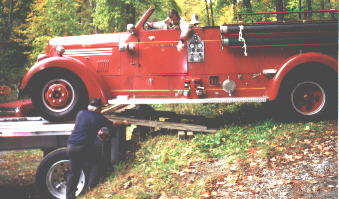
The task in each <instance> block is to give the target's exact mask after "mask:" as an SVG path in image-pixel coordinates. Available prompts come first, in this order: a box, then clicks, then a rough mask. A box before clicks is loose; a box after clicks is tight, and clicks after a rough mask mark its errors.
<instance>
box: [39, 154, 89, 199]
mask: <svg viewBox="0 0 339 199" xmlns="http://www.w3.org/2000/svg"><path fill="white" fill-rule="evenodd" d="M68 171H69V158H68V157H67V151H66V148H60V149H57V150H55V151H52V152H50V153H48V154H47V155H46V156H45V157H44V159H43V160H42V161H41V163H40V165H39V167H38V169H37V173H36V185H37V188H38V189H39V193H40V194H41V196H42V197H41V198H52V199H56V198H64V197H65V196H66V179H67V173H68ZM86 186H87V179H86V174H85V172H84V171H82V172H81V175H80V179H79V183H78V187H77V188H78V190H77V192H76V195H79V194H81V193H82V192H83V191H84V190H85V188H86Z"/></svg>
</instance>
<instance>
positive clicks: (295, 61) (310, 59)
mask: <svg viewBox="0 0 339 199" xmlns="http://www.w3.org/2000/svg"><path fill="white" fill-rule="evenodd" d="M307 63H319V64H322V65H325V66H327V67H329V68H331V69H333V71H335V72H337V73H338V62H337V60H336V59H335V58H333V57H330V56H328V55H325V54H322V53H315V52H310V53H303V54H299V55H296V56H293V57H291V58H289V59H288V61H286V62H285V63H284V64H283V65H282V66H281V67H280V69H279V70H278V72H277V74H276V75H275V76H274V78H273V80H272V82H271V83H270V84H269V86H268V99H269V100H270V101H273V100H275V99H276V98H277V96H278V94H279V90H280V86H281V84H282V82H283V80H284V78H285V77H286V76H287V75H288V73H289V72H291V71H292V70H293V69H295V68H296V67H298V66H301V65H305V64H307Z"/></svg>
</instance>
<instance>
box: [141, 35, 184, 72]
mask: <svg viewBox="0 0 339 199" xmlns="http://www.w3.org/2000/svg"><path fill="white" fill-rule="evenodd" d="M179 35H180V30H142V31H140V32H139V35H138V36H139V48H138V49H139V52H138V54H139V64H140V65H139V66H140V70H139V72H140V73H141V74H143V75H152V74H159V75H160V74H164V75H166V74H186V73H187V72H188V71H187V54H186V50H183V51H182V52H178V51H177V48H176V45H177V44H178V41H179Z"/></svg>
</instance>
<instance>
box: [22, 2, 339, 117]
mask: <svg viewBox="0 0 339 199" xmlns="http://www.w3.org/2000/svg"><path fill="white" fill-rule="evenodd" d="M153 11H154V9H153V8H150V9H148V10H147V11H146V13H145V14H144V15H143V16H142V17H141V19H140V20H139V22H138V23H137V24H135V25H128V32H123V33H111V34H96V35H84V36H70V37H58V38H53V39H51V40H50V41H49V43H48V46H47V48H46V53H45V54H43V55H39V57H38V61H37V63H36V64H35V65H34V66H32V68H31V69H30V70H29V71H28V72H27V73H26V75H25V76H24V78H23V80H22V82H21V86H20V92H21V94H24V95H29V96H30V97H31V98H32V102H33V104H34V107H36V108H38V109H39V111H40V113H41V115H42V116H43V117H44V118H45V119H47V120H50V121H62V120H68V119H71V118H73V117H74V115H75V114H76V113H77V111H78V110H79V109H81V108H83V107H84V106H85V105H86V103H87V102H88V99H89V98H93V97H100V98H102V100H103V101H104V102H105V103H107V104H163V103H232V102H268V101H274V102H276V103H277V108H280V110H281V111H282V113H283V114H287V115H288V116H289V117H290V116H291V117H292V116H297V117H300V118H306V119H315V118H319V117H322V116H324V115H327V114H330V112H331V111H333V110H337V92H338V81H337V76H338V60H337V56H338V48H337V46H338V43H337V40H338V39H337V35H338V20H337V19H334V20H325V21H321V22H320V21H305V20H304V21H300V22H276V23H252V24H246V23H238V24H228V25H222V26H217V27H216V26H214V27H199V26H192V27H191V29H190V33H189V36H188V38H187V41H186V42H185V45H186V49H184V50H183V51H181V52H178V51H177V48H176V45H177V43H178V41H179V38H180V30H154V29H152V30H149V29H147V28H146V27H145V24H146V22H147V21H149V20H150V16H151V15H152V13H153ZM328 12H333V13H336V14H337V13H338V11H336V10H334V11H328Z"/></svg>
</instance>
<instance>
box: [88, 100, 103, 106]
mask: <svg viewBox="0 0 339 199" xmlns="http://www.w3.org/2000/svg"><path fill="white" fill-rule="evenodd" d="M89 105H91V106H95V107H103V106H104V105H103V104H102V102H101V99H100V98H93V99H91V100H89Z"/></svg>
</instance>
